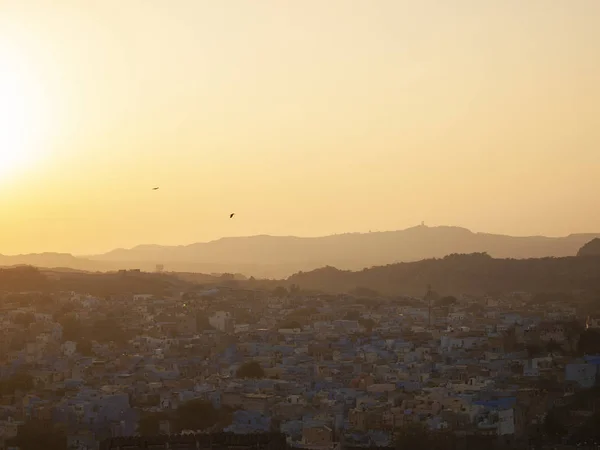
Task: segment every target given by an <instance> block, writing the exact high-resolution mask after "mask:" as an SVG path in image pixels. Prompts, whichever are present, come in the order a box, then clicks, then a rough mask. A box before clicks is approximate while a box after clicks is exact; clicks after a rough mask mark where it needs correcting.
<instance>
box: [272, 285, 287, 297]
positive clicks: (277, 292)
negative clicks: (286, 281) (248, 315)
mask: <svg viewBox="0 0 600 450" xmlns="http://www.w3.org/2000/svg"><path fill="white" fill-rule="evenodd" d="M273 295H274V296H275V297H277V298H283V297H287V296H288V291H287V289H286V288H285V287H283V286H277V287H276V288H275V289H273Z"/></svg>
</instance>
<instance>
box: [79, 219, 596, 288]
mask: <svg viewBox="0 0 600 450" xmlns="http://www.w3.org/2000/svg"><path fill="white" fill-rule="evenodd" d="M593 237H600V234H598V235H583V234H580V235H570V236H567V237H560V238H551V237H543V236H532V237H512V236H504V235H496V234H487V233H474V232H472V231H470V230H467V229H465V228H459V227H426V226H418V227H413V228H408V229H406V230H400V231H388V232H377V233H363V234H360V233H349V234H342V235H333V236H325V237H316V238H300V237H292V236H252V237H236V238H223V239H219V240H216V241H212V242H207V243H196V244H191V245H186V246H157V245H150V246H139V247H134V248H132V249H129V250H125V249H118V250H114V251H112V252H109V253H106V254H104V255H95V256H90V257H89V259H91V260H93V261H102V262H111V263H113V264H114V263H115V262H118V263H120V264H131V265H132V266H136V265H138V266H139V264H140V263H142V262H144V263H148V262H151V263H162V264H165V265H166V266H167V267H168V268H169V270H176V271H190V272H192V271H201V272H205V273H206V272H208V273H210V272H231V273H235V272H240V273H244V274H245V275H247V276H255V277H261V278H263V277H266V278H282V277H287V276H289V275H291V274H293V273H295V272H298V271H308V270H313V269H316V268H318V267H323V266H334V267H337V268H339V269H343V270H359V269H362V268H364V267H371V266H378V265H385V264H392V263H397V262H409V261H419V260H422V259H428V258H441V257H444V256H446V255H448V254H451V253H476V252H487V253H488V254H490V255H491V256H493V257H495V258H541V257H547V256H553V257H563V256H574V255H576V254H577V251H578V250H579V248H580V247H581V246H582V245H584V244H585V243H586V242H588V241H589V240H590V239H592V238H593Z"/></svg>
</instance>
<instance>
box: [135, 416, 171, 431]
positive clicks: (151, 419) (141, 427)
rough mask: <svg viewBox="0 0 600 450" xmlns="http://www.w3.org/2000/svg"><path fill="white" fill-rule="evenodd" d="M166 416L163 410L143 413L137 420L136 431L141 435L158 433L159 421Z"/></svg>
mask: <svg viewBox="0 0 600 450" xmlns="http://www.w3.org/2000/svg"><path fill="white" fill-rule="evenodd" d="M168 418H169V417H168V415H167V414H166V413H165V412H152V413H143V414H142V416H141V417H140V420H139V422H138V433H139V434H140V435H141V436H157V435H159V434H160V421H161V420H166V419H168Z"/></svg>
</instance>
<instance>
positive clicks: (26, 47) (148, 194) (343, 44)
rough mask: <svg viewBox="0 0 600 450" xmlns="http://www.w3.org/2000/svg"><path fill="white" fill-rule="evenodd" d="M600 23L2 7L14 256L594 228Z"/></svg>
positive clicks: (360, 12)
mask: <svg viewBox="0 0 600 450" xmlns="http://www.w3.org/2000/svg"><path fill="white" fill-rule="evenodd" d="M599 23H600V1H598V0H495V1H492V0H489V1H481V0H456V1H446V0H437V1H435V0H418V1H414V0H297V1H292V0H210V1H208V0H173V1H162V0H160V1H159V0H102V1H91V0H89V1H86V0H61V1H43V0H39V1H34V0H14V1H13V0H0V230H1V233H0V253H4V254H12V253H26V252H42V251H67V252H74V253H77V254H81V253H89V252H100V251H106V250H109V249H112V248H115V247H130V246H133V245H137V244H142V243H158V244H186V243H191V242H196V241H204V240H209V239H214V238H218V237H222V236H232V235H238V236H239V235H253V234H278V235H282V234H283V235H301V236H311V235H323V234H331V233H341V232H347V231H368V230H373V231H375V230H391V229H401V228H406V227H409V226H413V225H416V224H418V223H420V222H421V221H422V220H424V221H425V222H426V223H427V224H430V225H442V224H443V225H460V226H465V227H468V228H471V229H473V230H475V231H488V232H498V233H506V234H516V235H529V234H546V235H566V234H569V233H575V232H587V231H600V208H598V195H599V193H600V83H599V80H600V26H598V24H599ZM154 186H160V188H161V189H160V190H159V191H156V192H155V191H152V190H151V189H152V187H154ZM230 212H236V213H237V216H236V218H235V219H233V220H229V218H228V215H229V213H230Z"/></svg>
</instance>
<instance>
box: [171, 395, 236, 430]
mask: <svg viewBox="0 0 600 450" xmlns="http://www.w3.org/2000/svg"><path fill="white" fill-rule="evenodd" d="M225 416H226V415H225V411H224V410H217V409H216V408H215V407H214V406H213V404H212V403H210V402H207V401H206V400H201V399H196V400H190V401H189V402H186V403H184V404H182V405H180V406H179V407H178V408H177V411H176V412H175V420H174V423H175V429H176V431H178V432H181V431H183V430H206V429H207V428H212V427H215V426H216V425H219V424H223V423H224V422H225V421H226V420H225Z"/></svg>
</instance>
